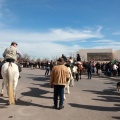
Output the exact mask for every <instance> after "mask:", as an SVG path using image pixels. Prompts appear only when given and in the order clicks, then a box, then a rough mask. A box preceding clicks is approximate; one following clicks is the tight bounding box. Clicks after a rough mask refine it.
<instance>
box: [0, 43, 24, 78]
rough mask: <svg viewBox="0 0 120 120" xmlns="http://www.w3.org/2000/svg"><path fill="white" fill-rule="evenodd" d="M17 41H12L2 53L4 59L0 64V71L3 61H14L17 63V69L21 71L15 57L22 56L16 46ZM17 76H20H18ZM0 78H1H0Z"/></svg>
mask: <svg viewBox="0 0 120 120" xmlns="http://www.w3.org/2000/svg"><path fill="white" fill-rule="evenodd" d="M17 45H18V44H17V43H16V42H12V43H11V45H10V47H8V48H6V49H5V51H4V53H3V57H4V61H3V62H2V64H1V65H0V71H1V67H2V65H3V64H4V62H5V61H6V62H16V64H17V65H18V69H19V72H21V71H22V69H21V66H20V64H19V63H18V62H17V57H19V58H21V57H23V54H22V53H21V52H20V51H19V50H18V49H17V48H16V47H17ZM19 78H21V77H20V76H19ZM0 79H2V78H0Z"/></svg>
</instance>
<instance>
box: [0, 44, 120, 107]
mask: <svg viewBox="0 0 120 120" xmlns="http://www.w3.org/2000/svg"><path fill="white" fill-rule="evenodd" d="M17 45H18V44H17V43H16V42H12V43H11V46H10V47H8V48H6V49H5V51H4V53H3V57H4V62H5V61H6V62H17V63H19V64H18V67H19V72H20V68H21V67H26V68H31V69H33V68H39V69H45V74H44V75H45V76H49V75H50V87H53V88H54V97H53V98H54V108H55V109H57V108H59V109H63V108H64V105H63V104H64V103H63V102H64V99H65V95H64V89H65V86H66V85H68V93H70V92H69V85H72V86H74V80H76V81H79V80H80V79H82V74H83V73H86V74H87V76H88V79H91V78H92V74H93V73H94V74H97V75H101V74H104V75H106V76H120V63H119V62H114V63H112V62H111V61H110V62H106V63H102V62H95V61H88V62H85V61H81V57H80V55H79V54H77V56H76V58H72V56H70V57H66V56H65V55H64V54H62V56H61V57H60V58H59V59H57V60H54V61H53V60H51V61H49V60H47V61H36V62H35V61H18V60H17V57H18V55H19V57H22V53H21V52H20V51H18V50H17V48H16V47H17ZM4 62H2V64H4ZM1 66H2V65H1ZM0 68H1V67H0ZM67 83H69V84H67ZM58 97H60V101H59V107H58V106H57V105H58Z"/></svg>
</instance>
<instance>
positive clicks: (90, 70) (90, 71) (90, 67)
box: [87, 61, 92, 79]
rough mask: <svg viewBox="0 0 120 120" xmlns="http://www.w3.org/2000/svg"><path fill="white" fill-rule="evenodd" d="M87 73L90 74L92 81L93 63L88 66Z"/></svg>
mask: <svg viewBox="0 0 120 120" xmlns="http://www.w3.org/2000/svg"><path fill="white" fill-rule="evenodd" d="M87 72H88V79H91V77H92V75H91V73H92V63H91V61H90V62H89V63H88V66H87Z"/></svg>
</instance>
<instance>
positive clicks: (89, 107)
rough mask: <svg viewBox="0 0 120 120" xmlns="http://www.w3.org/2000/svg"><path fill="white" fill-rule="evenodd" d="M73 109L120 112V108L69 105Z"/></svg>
mask: <svg viewBox="0 0 120 120" xmlns="http://www.w3.org/2000/svg"><path fill="white" fill-rule="evenodd" d="M69 104H70V105H71V106H72V107H76V108H82V109H88V110H95V111H106V112H117V111H120V107H104V106H94V105H82V104H75V103H69Z"/></svg>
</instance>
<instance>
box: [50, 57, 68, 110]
mask: <svg viewBox="0 0 120 120" xmlns="http://www.w3.org/2000/svg"><path fill="white" fill-rule="evenodd" d="M68 76H69V72H68V69H67V67H66V66H65V65H64V59H63V58H59V59H58V60H57V65H56V66H54V67H53V69H52V72H51V77H50V87H54V108H55V109H57V108H58V107H57V104H58V96H60V101H59V110H60V109H62V108H64V106H63V103H64V87H65V85H66V82H67V80H68Z"/></svg>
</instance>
